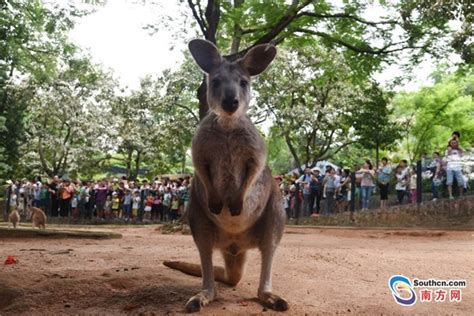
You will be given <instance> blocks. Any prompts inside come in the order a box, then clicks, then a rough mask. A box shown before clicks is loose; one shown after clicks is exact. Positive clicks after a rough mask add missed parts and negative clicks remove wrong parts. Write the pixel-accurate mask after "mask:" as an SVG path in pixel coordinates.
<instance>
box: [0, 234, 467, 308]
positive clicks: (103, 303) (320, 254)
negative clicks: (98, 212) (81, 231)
mask: <svg viewBox="0 0 474 316" xmlns="http://www.w3.org/2000/svg"><path fill="white" fill-rule="evenodd" d="M156 228H157V227H156V226H146V227H120V228H114V229H113V231H114V232H120V233H122V234H123V238H122V239H110V240H80V239H60V240H58V239H44V238H39V239H6V240H2V241H0V259H1V261H2V262H1V266H0V315H20V314H23V315H58V314H85V315H99V314H100V315H119V314H142V315H153V314H156V315H162V314H180V313H182V312H183V307H184V303H185V301H186V300H187V299H188V298H189V297H191V296H192V295H193V294H195V293H196V292H197V291H198V290H199V288H200V279H199V278H196V277H191V276H187V275H184V274H182V273H181V272H178V271H173V270H170V269H169V268H166V267H164V266H163V265H162V261H163V260H170V259H171V260H184V261H188V262H196V263H197V262H198V261H199V260H198V253H197V250H196V248H195V246H194V243H193V240H192V238H191V236H187V235H181V234H177V235H163V234H161V233H159V232H158V231H156ZM95 229H97V228H95ZM473 235H474V234H473V232H452V231H451V232H447V231H431V230H430V231H423V230H415V231H414V230H409V231H394V230H351V229H318V228H288V229H287V233H286V234H285V235H284V237H283V240H282V243H281V245H280V247H279V251H278V253H277V257H276V259H275V263H274V276H273V283H274V285H273V287H274V292H275V293H278V294H280V295H282V296H283V297H285V298H286V299H287V300H288V302H289V304H290V310H289V311H287V312H285V313H284V314H288V315H305V314H307V315H315V314H379V315H380V314H413V313H422V314H433V315H434V314H466V315H467V314H471V315H472V311H473V310H474V291H473V285H472V284H473V283H472V282H473V281H474V275H473V273H474V255H473V245H474V244H473ZM8 255H14V256H16V257H17V258H18V259H19V263H17V264H14V265H4V264H3V261H4V260H5V258H6V257H7V256H8ZM215 264H217V265H222V260H221V258H220V257H219V255H216V256H215ZM259 269H260V260H259V254H258V252H257V251H256V250H255V251H251V253H250V255H249V259H248V263H247V267H246V273H245V275H244V278H243V280H242V281H241V283H240V284H239V285H238V286H237V287H236V288H229V287H227V286H225V285H222V284H218V285H217V291H218V298H217V300H216V301H215V302H212V303H211V304H210V305H209V306H207V307H205V308H204V310H203V312H202V313H203V314H220V315H227V314H229V313H238V314H248V313H254V314H255V313H256V314H259V313H262V314H270V313H271V311H267V310H266V309H264V308H263V307H262V306H261V305H259V304H258V302H256V300H255V296H256V292H257V287H258V279H259ZM393 274H403V275H405V276H407V277H409V278H412V277H418V278H420V279H428V278H438V279H466V280H467V288H465V289H462V302H460V303H452V302H449V301H447V302H444V303H435V302H431V303H421V302H417V303H416V304H415V306H413V307H402V306H399V305H397V304H396V303H395V302H394V300H393V297H392V295H391V293H390V290H389V288H388V280H389V278H390V277H391V276H392V275H393ZM417 294H418V292H417ZM469 311H470V312H469Z"/></svg>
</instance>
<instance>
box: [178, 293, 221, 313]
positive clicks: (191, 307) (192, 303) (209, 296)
mask: <svg viewBox="0 0 474 316" xmlns="http://www.w3.org/2000/svg"><path fill="white" fill-rule="evenodd" d="M214 296H215V295H214V294H213V293H209V292H208V291H201V292H199V293H198V294H196V295H194V296H193V297H191V298H190V299H189V300H188V301H187V302H186V305H185V310H186V313H195V312H199V311H200V310H201V307H203V306H206V305H207V304H209V303H210V302H212V301H213V300H214Z"/></svg>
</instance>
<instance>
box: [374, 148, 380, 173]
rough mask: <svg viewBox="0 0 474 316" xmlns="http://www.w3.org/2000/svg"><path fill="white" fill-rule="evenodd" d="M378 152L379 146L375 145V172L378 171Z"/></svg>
mask: <svg viewBox="0 0 474 316" xmlns="http://www.w3.org/2000/svg"><path fill="white" fill-rule="evenodd" d="M379 150H380V146H379V144H378V143H377V144H376V145H375V170H378V169H379Z"/></svg>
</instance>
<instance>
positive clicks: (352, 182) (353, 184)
mask: <svg viewBox="0 0 474 316" xmlns="http://www.w3.org/2000/svg"><path fill="white" fill-rule="evenodd" d="M355 192H356V174H355V172H354V171H353V172H351V213H354V211H355Z"/></svg>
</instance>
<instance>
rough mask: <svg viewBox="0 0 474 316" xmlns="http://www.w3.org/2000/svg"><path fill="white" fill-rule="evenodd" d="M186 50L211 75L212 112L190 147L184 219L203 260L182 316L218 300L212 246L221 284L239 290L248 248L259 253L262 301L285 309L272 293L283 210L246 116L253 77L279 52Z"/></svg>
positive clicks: (200, 44)
mask: <svg viewBox="0 0 474 316" xmlns="http://www.w3.org/2000/svg"><path fill="white" fill-rule="evenodd" d="M189 48H190V51H191V53H192V55H193V57H194V58H195V60H196V62H197V63H198V65H199V66H200V67H201V68H202V69H203V70H204V71H205V72H206V73H207V76H208V91H207V96H208V103H209V108H210V112H209V113H208V115H207V116H206V117H205V118H204V119H203V120H202V122H201V123H200V125H199V127H198V129H197V131H196V134H195V136H194V138H193V142H192V157H193V164H194V168H195V177H194V179H193V182H192V185H191V192H190V202H189V205H188V209H187V215H188V220H189V224H190V227H191V232H192V235H193V238H194V241H195V243H196V246H197V248H198V250H199V254H200V258H201V268H202V276H203V287H202V291H201V292H199V293H198V294H197V295H195V296H193V297H192V298H191V299H189V301H188V302H187V303H186V311H187V312H194V311H199V310H200V309H201V307H202V306H204V305H206V304H208V303H209V302H210V301H212V300H214V299H215V295H216V289H215V285H214V278H215V275H214V269H213V265H212V253H213V250H214V249H219V250H220V251H221V252H222V255H223V257H224V261H225V270H226V271H225V276H226V280H227V282H226V283H227V284H230V285H236V284H237V283H238V282H239V281H240V279H241V277H242V274H243V268H244V264H245V256H246V251H247V250H248V249H251V248H258V249H259V250H260V252H261V254H262V271H261V277H260V286H259V289H258V298H259V300H260V302H261V303H262V304H263V305H265V306H267V307H269V308H272V309H274V310H286V309H288V303H287V302H286V301H285V300H284V299H283V298H281V297H279V296H277V295H274V294H273V293H272V281H271V267H272V261H273V255H274V252H275V250H276V247H277V246H278V244H279V242H280V239H281V237H282V235H283V229H284V224H285V220H286V218H285V212H284V210H283V207H282V203H281V197H280V191H279V188H278V186H277V184H276V182H275V181H274V179H273V178H272V174H271V171H270V169H269V168H268V167H267V166H266V158H267V152H266V148H265V144H264V142H263V140H262V138H261V136H260V135H259V133H258V131H257V129H256V128H255V126H254V124H253V123H252V122H251V120H250V118H249V117H248V115H247V114H246V112H247V109H248V106H249V102H250V79H251V78H250V77H251V76H254V75H258V74H259V73H260V72H262V71H264V70H265V68H266V67H267V66H268V65H269V64H270V63H271V61H272V60H273V58H274V57H275V54H276V49H275V47H274V46H272V45H268V44H266V45H258V46H256V47H254V48H253V49H251V50H250V51H249V52H248V53H247V55H246V56H244V57H243V58H242V59H239V60H237V61H234V62H229V61H227V60H225V59H224V58H222V57H221V56H220V54H219V52H218V50H217V48H216V47H215V46H214V45H213V44H212V43H210V42H207V41H203V40H193V41H191V42H190V44H189ZM216 80H218V82H217V81H216Z"/></svg>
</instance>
